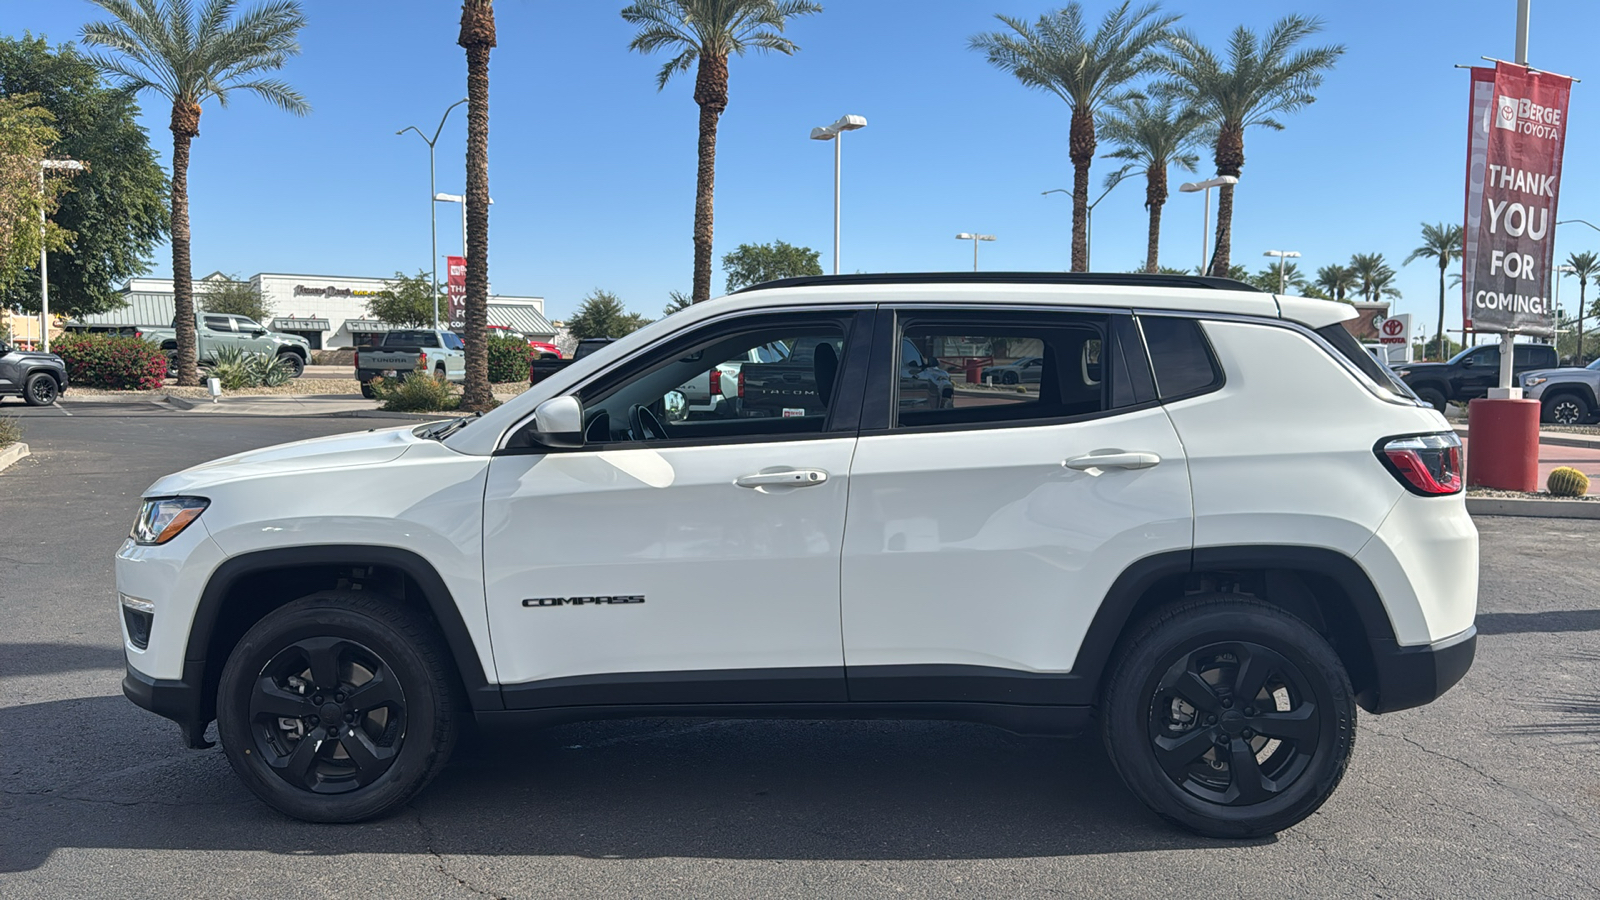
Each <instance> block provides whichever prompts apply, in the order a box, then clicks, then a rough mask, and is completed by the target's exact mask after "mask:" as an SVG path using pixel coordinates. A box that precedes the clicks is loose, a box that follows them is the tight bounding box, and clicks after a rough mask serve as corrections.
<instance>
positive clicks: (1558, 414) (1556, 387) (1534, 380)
mask: <svg viewBox="0 0 1600 900" xmlns="http://www.w3.org/2000/svg"><path fill="white" fill-rule="evenodd" d="M1517 383H1518V384H1520V385H1521V386H1522V396H1523V397H1524V398H1525V399H1528V400H1537V401H1539V419H1540V421H1543V422H1549V423H1551V424H1553V425H1584V424H1587V423H1588V422H1589V421H1591V420H1592V419H1593V418H1594V417H1595V414H1596V413H1600V359H1597V360H1595V361H1594V362H1592V363H1589V364H1588V365H1587V366H1584V367H1583V368H1581V369H1580V368H1578V367H1577V366H1565V367H1562V368H1559V369H1536V370H1534V371H1532V372H1524V373H1522V374H1521V375H1520V376H1519V377H1518V379H1517Z"/></svg>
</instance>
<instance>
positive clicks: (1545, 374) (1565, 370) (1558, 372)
mask: <svg viewBox="0 0 1600 900" xmlns="http://www.w3.org/2000/svg"><path fill="white" fill-rule="evenodd" d="M1593 374H1594V370H1593V369H1591V368H1589V367H1588V366H1562V367H1561V368H1559V369H1534V370H1533V371H1531V372H1522V373H1520V374H1518V375H1517V377H1518V378H1533V377H1535V376H1537V377H1539V378H1555V377H1562V378H1569V377H1571V376H1574V375H1593Z"/></svg>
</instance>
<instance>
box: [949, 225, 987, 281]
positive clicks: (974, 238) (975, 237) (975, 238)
mask: <svg viewBox="0 0 1600 900" xmlns="http://www.w3.org/2000/svg"><path fill="white" fill-rule="evenodd" d="M956 240H958V241H971V242H972V271H974V272H976V271H978V242H979V241H992V240H994V235H992V234H977V233H976V232H971V233H969V232H965V231H963V232H961V233H960V234H958V235H956Z"/></svg>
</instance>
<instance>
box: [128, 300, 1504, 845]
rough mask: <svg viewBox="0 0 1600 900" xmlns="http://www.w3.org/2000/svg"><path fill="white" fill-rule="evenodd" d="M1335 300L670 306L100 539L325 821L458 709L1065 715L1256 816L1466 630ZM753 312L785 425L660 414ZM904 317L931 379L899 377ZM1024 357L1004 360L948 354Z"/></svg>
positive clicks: (1443, 550) (1340, 768) (156, 656)
mask: <svg viewBox="0 0 1600 900" xmlns="http://www.w3.org/2000/svg"><path fill="white" fill-rule="evenodd" d="M1354 315H1355V310H1354V309H1353V308H1352V307H1349V306H1346V305H1342V304H1337V303H1329V302H1322V301H1314V300H1306V299H1301V298H1296V297H1287V296H1275V295H1273V294H1268V293H1259V292H1256V291H1253V290H1251V289H1248V288H1246V287H1245V286H1243V285H1240V284H1237V283H1235V282H1230V281H1222V280H1213V279H1206V278H1194V277H1159V276H1143V275H1060V274H1003V273H983V274H975V273H974V274H939V275H865V276H833V277H817V278H806V279H794V280H790V281H785V282H775V283H772V284H767V285H762V286H760V287H758V288H754V289H751V290H747V291H744V292H741V293H738V294H734V295H731V296H728V297H723V298H720V299H717V300H712V301H710V302H708V303H702V304H699V305H696V306H694V307H693V308H691V309H689V310H686V311H684V312H681V313H679V314H677V315H673V316H670V317H668V318H666V319H664V320H662V321H660V322H657V323H655V324H654V325H651V326H649V327H647V328H644V329H642V330H640V331H638V332H636V333H634V334H632V335H629V336H628V337H626V338H624V339H622V340H620V341H617V342H616V343H615V344H612V345H611V346H609V347H607V348H606V349H605V350H604V351H602V352H599V353H596V354H594V355H593V356H590V357H589V358H587V359H584V360H581V361H580V362H578V363H577V364H575V365H573V366H571V367H569V368H567V369H565V370H563V371H562V372H561V373H559V374H557V375H554V376H552V377H551V378H549V379H548V380H546V381H543V382H541V383H540V384H538V385H536V386H534V387H533V388H532V389H531V390H529V391H528V392H527V393H525V394H523V395H522V396H520V397H518V398H517V399H515V400H512V401H509V402H507V403H506V404H505V405H503V406H501V407H500V408H498V409H496V410H495V411H493V412H491V413H489V414H487V415H485V416H482V417H481V418H476V419H466V420H462V421H455V422H450V423H433V424H428V425H423V426H421V427H415V428H410V427H408V428H396V429H389V430H380V431H371V432H366V433H360V434H349V435H342V436H337V437H331V438H323V439H319V440H311V441H302V442H299V443H295V444H287V445H284V446H279V447H271V448H267V449H264V450H258V451H254V452H250V453H243V454H240V455H238V456H233V457H229V458H226V459H220V460H217V461H215V462H210V463H206V464H204V465H201V466H197V467H195V468H192V469H188V470H185V471H183V472H179V473H177V474H174V475H170V476H168V477H166V478H163V479H161V480H160V481H158V482H156V483H155V484H154V485H152V486H151V487H150V489H149V490H148V491H147V492H146V494H145V500H144V506H143V509H142V511H141V512H140V514H139V517H138V520H137V523H136V525H135V526H134V529H133V534H132V535H131V536H130V537H129V539H128V540H127V542H126V543H124V544H123V546H122V548H121V550H120V551H118V553H117V561H116V573H117V578H116V580H117V590H118V592H119V597H120V604H121V610H122V622H123V626H124V631H125V638H126V650H127V663H128V666H127V678H126V680H125V681H124V689H125V692H126V693H127V695H128V696H129V697H130V698H131V699H132V700H133V701H134V702H135V703H137V704H139V705H140V706H143V707H145V708H147V709H150V710H153V711H155V712H157V713H160V714H161V715H163V716H166V717H168V718H171V719H173V720H175V721H177V722H178V723H179V724H180V725H181V726H182V728H183V732H184V735H185V738H186V740H187V742H188V744H189V746H191V747H206V746H210V744H209V743H208V742H207V741H206V737H205V735H206V729H207V725H208V724H209V723H210V722H211V720H213V719H215V720H216V721H217V734H218V738H219V739H220V741H221V742H222V746H223V749H224V751H225V752H226V754H227V757H228V759H229V761H230V762H231V763H232V765H233V767H234V769H235V770H236V772H237V773H238V775H239V776H240V777H241V778H242V779H243V780H244V781H245V783H246V784H248V785H249V787H250V788H251V790H253V791H254V792H255V793H256V794H257V795H258V796H260V797H261V798H262V799H263V800H264V801H266V802H267V803H268V804H270V805H271V806H273V807H275V808H276V809H279V810H281V811H283V812H285V813H288V814H289V815H292V816H297V817H300V818H303V819H308V820H315V821H323V822H349V821H354V820H358V819H363V818H367V817H371V816H377V815H382V814H384V813H387V812H390V811H392V810H394V809H395V808H396V807H398V806H400V805H401V804H403V803H405V802H406V801H407V800H408V799H409V798H410V797H411V796H413V795H414V794H415V793H416V792H417V791H418V790H420V789H421V788H422V787H423V786H424V785H425V784H427V782H428V781H429V779H431V778H432V777H433V776H434V775H435V774H436V773H437V772H438V771H439V770H440V768H441V767H442V766H443V765H444V764H445V761H446V759H447V758H448V756H449V755H450V751H451V747H452V745H453V743H454V741H455V737H456V735H457V733H458V732H459V731H460V730H461V729H462V728H463V726H464V724H466V721H465V720H466V719H467V717H469V716H470V717H473V718H474V719H476V720H477V722H478V723H480V724H493V723H529V722H533V723H550V722H563V721H571V720H578V719H589V718H598V717H612V716H678V715H686V716H726V717H738V718H758V717H793V718H806V719H813V718H856V717H884V718H896V717H898V718H940V719H962V720H972V721H978V722H986V723H990V724H993V725H998V726H1000V727H1003V728H1008V729H1012V730H1015V731H1019V732H1027V733H1056V732H1063V731H1069V730H1072V729H1076V728H1081V727H1084V726H1090V725H1093V726H1094V727H1097V728H1098V729H1100V730H1101V732H1102V734H1103V736H1104V740H1105V745H1106V748H1107V751H1108V753H1109V754H1110V758H1111V760H1112V761H1113V762H1114V764H1115V765H1116V768H1117V770H1118V771H1119V772H1120V773H1121V774H1122V776H1123V777H1124V779H1125V780H1126V781H1127V784H1128V787H1129V788H1130V789H1131V790H1132V791H1133V793H1134V794H1136V795H1138V797H1139V798H1140V799H1141V800H1142V801H1144V802H1145V803H1146V804H1148V805H1149V806H1150V807H1151V808H1152V809H1153V810H1155V811H1156V812H1157V813H1159V814H1161V815H1162V816H1164V817H1166V818H1167V819H1169V820H1171V821H1173V822H1175V823H1178V824H1180V825H1182V826H1185V827H1188V828H1190V829H1193V830H1195V831H1199V832H1202V833H1205V834H1211V835H1221V836H1246V835H1258V834H1263V833H1268V832H1273V831H1276V830H1279V829H1282V828H1286V827H1288V826H1290V825H1292V824H1294V823H1295V822H1298V821H1299V820H1301V819H1303V818H1305V817H1306V816H1307V815H1309V814H1310V813H1311V812H1312V811H1314V810H1315V809H1316V808H1317V807H1318V806H1319V805H1320V804H1321V803H1322V802H1323V801H1324V800H1325V799H1326V798H1327V797H1328V795H1329V793H1330V792H1332V790H1333V789H1334V787H1335V785H1336V784H1337V783H1338V782H1339V780H1340V777H1341V776H1342V775H1343V774H1344V771H1345V767H1346V764H1347V763H1348V761H1349V758H1350V752H1351V747H1352V744H1353V741H1354V738H1355V722H1356V707H1357V706H1358V705H1359V706H1360V707H1362V708H1363V709H1366V710H1368V711H1369V712H1374V713H1382V712H1387V711H1391V710H1396V709H1404V708H1407V707H1412V706H1417V705H1419V704H1423V703H1427V702H1429V701H1431V700H1433V699H1434V698H1435V697H1438V696H1439V695H1440V694H1441V693H1443V692H1444V691H1445V690H1447V689H1448V688H1449V687H1450V686H1451V685H1453V684H1454V683H1455V682H1456V681H1458V680H1459V679H1460V678H1461V677H1462V675H1463V674H1465V672H1466V671H1467V669H1468V667H1469V666H1470V665H1471V662H1472V657H1473V650H1474V646H1475V635H1476V630H1475V628H1474V626H1473V617H1474V613H1475V609H1476V594H1477V577H1478V545H1477V532H1476V531H1475V529H1474V528H1473V524H1472V521H1471V520H1470V519H1469V518H1468V516H1467V512H1466V508H1465V504H1464V500H1463V497H1462V494H1461V486H1462V482H1461V466H1460V461H1461V457H1460V445H1459V443H1458V442H1457V440H1456V438H1455V436H1454V434H1453V433H1452V432H1451V430H1450V427H1449V426H1448V425H1447V424H1446V422H1445V420H1444V419H1443V418H1442V417H1441V416H1440V415H1439V413H1437V412H1435V411H1433V410H1432V409H1430V408H1428V407H1427V406H1425V405H1423V404H1421V403H1420V402H1419V401H1418V400H1417V399H1416V398H1415V396H1414V395H1412V394H1411V393H1410V392H1409V391H1408V390H1407V389H1406V388H1405V387H1404V385H1402V384H1399V383H1397V382H1396V381H1395V380H1394V379H1393V378H1392V377H1390V376H1389V375H1388V374H1387V373H1386V372H1385V371H1384V370H1383V369H1382V368H1381V367H1380V366H1378V365H1376V364H1375V363H1374V362H1373V361H1372V358H1371V357H1370V356H1369V355H1368V354H1367V353H1366V352H1365V351H1364V350H1362V348H1361V346H1360V345H1359V344H1358V343H1357V342H1356V341H1355V339H1354V338H1352V337H1351V336H1350V335H1349V334H1348V333H1346V331H1345V330H1344V328H1343V327H1342V326H1341V325H1340V324H1339V323H1340V322H1341V321H1342V320H1345V319H1348V318H1350V317H1352V316H1354ZM775 342H777V343H782V344H785V345H787V346H790V347H793V346H795V345H797V344H800V343H802V342H804V343H805V344H807V345H810V346H816V347H817V348H819V349H818V350H817V351H816V353H815V354H814V356H813V357H812V359H811V360H810V362H809V363H808V364H806V365H803V366H802V365H781V364H773V365H772V366H771V367H770V370H769V371H767V372H765V373H762V377H763V378H764V379H765V383H766V385H767V388H766V389H767V390H769V391H781V392H782V393H783V397H782V398H781V399H780V405H781V406H782V408H783V414H782V415H781V416H760V417H756V416H750V417H741V416H734V417H729V418H707V419H693V418H689V417H687V416H685V415H684V413H683V410H684V409H685V404H684V402H683V398H682V397H681V396H676V395H677V391H676V387H677V386H679V385H682V384H684V383H685V382H687V381H690V380H692V379H694V378H696V377H698V376H699V375H701V374H704V373H705V372H708V371H710V370H711V369H712V368H714V367H715V366H717V365H718V364H721V363H725V362H727V361H729V360H744V359H746V358H747V354H748V352H749V351H750V350H751V349H752V348H756V347H761V346H765V345H769V344H772V343H775ZM907 347H911V348H914V349H915V350H916V351H917V353H919V354H920V355H921V356H923V357H925V358H927V359H929V360H934V361H937V364H938V365H939V366H940V367H941V368H943V369H944V370H945V371H946V372H949V373H951V375H952V378H951V381H952V383H953V385H954V390H953V398H952V404H951V405H950V406H949V407H947V408H937V409H930V408H927V407H926V405H922V404H912V403H902V398H901V393H902V391H908V392H909V391H910V390H912V389H913V388H914V387H915V386H914V385H913V386H912V387H906V385H905V384H904V378H905V375H904V372H903V367H902V366H900V365H899V364H898V359H897V356H898V355H899V354H903V353H907V352H908V351H907V349H906V348H907ZM824 351H826V352H824ZM1029 357H1039V358H1042V359H1043V360H1044V371H1043V372H1042V373H1041V374H1040V378H1039V381H1038V383H1037V385H1035V384H1033V383H1031V382H1030V383H1028V384H1019V385H1015V386H996V385H986V384H983V383H982V382H981V380H980V379H972V383H969V382H968V380H967V377H966V375H967V373H968V372H973V371H978V368H977V367H978V366H980V365H981V363H978V362H977V361H978V360H988V359H991V358H992V359H993V361H994V363H995V364H1004V363H1005V361H1007V360H1018V359H1024V358H1029ZM743 372H744V373H745V374H746V375H747V376H749V377H751V378H754V377H755V367H754V366H753V365H751V364H748V363H747V364H745V365H744V367H743Z"/></svg>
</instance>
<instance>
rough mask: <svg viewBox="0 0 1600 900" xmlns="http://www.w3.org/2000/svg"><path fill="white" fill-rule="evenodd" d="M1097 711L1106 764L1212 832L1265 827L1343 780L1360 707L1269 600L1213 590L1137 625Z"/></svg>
mask: <svg viewBox="0 0 1600 900" xmlns="http://www.w3.org/2000/svg"><path fill="white" fill-rule="evenodd" d="M1111 671H1112V673H1113V674H1112V676H1111V679H1110V681H1109V683H1108V686H1107V688H1106V692H1105V696H1104V698H1103V703H1102V708H1101V718H1102V727H1103V737H1104V740H1105V745H1106V750H1107V752H1108V753H1109V754H1110V756H1111V762H1112V764H1113V765H1114V766H1115V767H1116V769H1117V772H1118V774H1120V775H1121V776H1122V779H1123V781H1124V782H1126V783H1127V785H1128V789H1129V790H1131V791H1132V792H1133V793H1134V794H1135V795H1136V796H1138V798H1139V799H1140V800H1142V801H1144V803H1145V805H1147V806H1149V807H1150V808H1151V809H1152V810H1154V811H1155V812H1156V813H1157V814H1158V815H1160V816H1161V817H1162V818H1164V819H1166V820H1168V821H1169V822H1172V823H1174V824H1177V825H1180V826H1182V827H1184V828H1187V829H1189V830H1191V831H1195V832H1198V833H1200V834H1204V835H1209V836H1211V837H1222V838H1245V837H1254V836H1258V835H1265V834H1272V833H1275V832H1278V831H1281V830H1283V829H1285V828H1288V827H1290V826H1292V825H1294V824H1296V823H1297V822H1299V821H1301V820H1302V819H1304V818H1306V817H1307V816H1309V815H1311V814H1312V813H1313V812H1315V811H1316V810H1317V808H1318V807H1320V806H1321V805H1322V804H1323V801H1325V800H1327V799H1328V796H1329V795H1330V794H1332V793H1333V789H1334V788H1335V787H1336V786H1337V785H1338V784H1339V780H1340V779H1341V778H1342V777H1343V776H1344V771H1345V767H1346V766H1347V765H1348V764H1349V761H1350V753H1351V751H1352V750H1353V749H1354V746H1355V726H1356V706H1355V697H1354V692H1353V691H1352V690H1351V687H1350V679H1349V676H1348V675H1346V673H1345V671H1344V667H1343V665H1342V664H1341V663H1340V661H1339V657H1338V656H1337V655H1336V654H1335V653H1334V652H1333V648H1332V647H1330V646H1328V642H1327V641H1325V640H1324V639H1323V638H1322V636H1321V635H1319V634H1317V632H1316V631H1315V630H1313V629H1312V628H1311V626H1309V625H1307V624H1306V623H1305V622H1303V621H1301V620H1300V619H1297V618H1295V617H1294V616H1291V615H1289V614H1288V613H1286V612H1284V611H1283V610H1281V609H1279V608H1278V607H1275V606H1272V605H1270V604H1267V603H1263V602H1261V601H1259V600H1255V599H1251V598H1245V597H1223V596H1218V597H1211V598H1206V599H1200V600H1195V601H1192V602H1188V603H1185V604H1183V605H1181V606H1177V607H1174V608H1171V609H1168V610H1165V611H1163V612H1161V613H1160V614H1158V615H1156V616H1155V617H1153V618H1151V619H1150V620H1148V621H1146V622H1145V623H1143V624H1142V625H1141V626H1140V627H1139V629H1138V631H1137V633H1136V636H1135V637H1134V639H1133V641H1132V642H1130V643H1129V644H1128V646H1127V647H1126V649H1125V650H1123V651H1122V653H1121V655H1120V656H1119V657H1118V659H1117V662H1116V664H1115V666H1114V667H1113V668H1112V669H1111Z"/></svg>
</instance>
